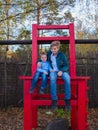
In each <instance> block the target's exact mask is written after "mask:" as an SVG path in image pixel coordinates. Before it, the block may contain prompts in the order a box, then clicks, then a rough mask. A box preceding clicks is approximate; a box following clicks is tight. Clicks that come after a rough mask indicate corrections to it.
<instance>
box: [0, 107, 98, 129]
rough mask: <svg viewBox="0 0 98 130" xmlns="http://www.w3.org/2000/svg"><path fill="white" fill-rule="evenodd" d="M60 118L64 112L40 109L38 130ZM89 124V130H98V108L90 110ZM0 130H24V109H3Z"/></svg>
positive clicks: (0, 117) (0, 112)
mask: <svg viewBox="0 0 98 130" xmlns="http://www.w3.org/2000/svg"><path fill="white" fill-rule="evenodd" d="M47 112H48V113H47ZM65 115H66V116H67V118H69V121H70V115H68V113H67V114H66V113H65ZM59 116H62V117H63V116H64V112H63V111H62V110H59V111H58V112H56V113H54V114H53V113H52V114H50V113H49V110H48V109H42V108H40V109H39V111H38V117H39V119H38V128H37V129H36V130H44V128H45V126H46V125H47V124H48V122H50V121H51V120H52V119H54V118H57V117H59ZM88 123H89V128H88V130H98V108H96V109H90V110H89V116H88ZM0 130H23V108H7V109H1V110H0Z"/></svg>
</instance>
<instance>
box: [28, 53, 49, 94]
mask: <svg viewBox="0 0 98 130" xmlns="http://www.w3.org/2000/svg"><path fill="white" fill-rule="evenodd" d="M49 69H50V64H49V62H48V61H47V54H46V53H42V54H41V60H39V61H38V63H37V70H36V73H35V75H34V77H33V79H32V83H31V87H30V90H29V93H32V92H33V91H34V89H35V87H36V84H37V81H38V79H39V77H40V76H41V77H42V82H41V85H40V91H39V93H40V94H44V89H45V87H46V85H47V78H48V73H49Z"/></svg>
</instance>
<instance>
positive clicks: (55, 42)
mask: <svg viewBox="0 0 98 130" xmlns="http://www.w3.org/2000/svg"><path fill="white" fill-rule="evenodd" d="M60 44H61V43H60V41H53V42H52V43H51V45H50V48H51V47H53V46H56V47H58V48H60Z"/></svg>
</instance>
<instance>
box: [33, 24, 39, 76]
mask: <svg viewBox="0 0 98 130" xmlns="http://www.w3.org/2000/svg"><path fill="white" fill-rule="evenodd" d="M37 27H38V26H37V25H36V24H33V25H32V76H34V73H35V71H36V62H37V59H38V45H37V36H38V31H37Z"/></svg>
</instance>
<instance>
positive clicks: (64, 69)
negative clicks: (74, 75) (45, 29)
mask: <svg viewBox="0 0 98 130" xmlns="http://www.w3.org/2000/svg"><path fill="white" fill-rule="evenodd" d="M50 48H51V51H49V52H48V60H49V62H50V65H51V67H52V70H51V71H50V91H51V97H52V109H53V110H55V109H57V100H58V97H57V94H56V80H57V76H59V77H61V78H62V79H63V80H64V90H65V104H66V109H67V110H70V108H71V107H70V98H71V88H70V76H69V74H68V69H69V65H68V62H67V58H66V56H65V55H64V54H63V53H62V52H60V51H59V50H60V41H53V42H52V43H51V46H50Z"/></svg>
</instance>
